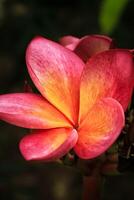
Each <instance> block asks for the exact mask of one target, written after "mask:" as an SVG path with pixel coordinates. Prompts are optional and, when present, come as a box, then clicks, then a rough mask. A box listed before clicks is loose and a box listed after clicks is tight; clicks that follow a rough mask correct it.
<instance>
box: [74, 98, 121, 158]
mask: <svg viewBox="0 0 134 200" xmlns="http://www.w3.org/2000/svg"><path fill="white" fill-rule="evenodd" d="M123 126H124V112H123V109H122V106H121V105H120V104H119V103H118V101H116V100H114V99H112V98H105V99H102V100H101V101H99V102H98V103H97V104H95V105H94V107H93V108H92V110H90V112H89V113H88V115H87V116H86V118H85V120H84V121H83V122H82V124H80V127H79V129H78V135H79V137H78V141H77V144H76V145H75V147H74V150H75V152H76V154H77V155H78V156H79V157H80V158H83V159H89V158H94V157H96V156H98V155H100V154H102V153H103V152H104V151H105V150H107V149H108V147H109V146H110V145H111V144H112V143H113V142H114V141H115V140H116V138H117V137H118V136H119V134H120V132H121V129H122V128H123Z"/></svg>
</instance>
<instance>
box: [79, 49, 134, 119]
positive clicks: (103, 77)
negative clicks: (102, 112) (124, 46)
mask: <svg viewBox="0 0 134 200" xmlns="http://www.w3.org/2000/svg"><path fill="white" fill-rule="evenodd" d="M133 85H134V67H133V57H132V54H131V53H129V51H125V50H117V49H115V50H109V51H105V52H102V53H100V54H97V55H95V56H93V57H91V58H90V59H89V61H88V62H87V65H86V67H85V68H84V71H83V74H82V79H81V88H80V121H81V120H83V119H84V118H85V116H86V115H87V112H88V111H89V110H90V109H91V108H92V106H93V105H94V104H95V102H96V101H97V100H98V99H100V98H103V97H112V98H114V99H116V100H117V101H119V102H120V104H121V105H122V106H123V108H124V110H126V108H127V106H128V103H129V102H130V99H131V95H132V91H133Z"/></svg>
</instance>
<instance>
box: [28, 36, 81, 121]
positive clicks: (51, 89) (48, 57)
mask: <svg viewBox="0 0 134 200" xmlns="http://www.w3.org/2000/svg"><path fill="white" fill-rule="evenodd" d="M26 62H27V66H28V70H29V73H30V76H31V78H32V79H33V81H34V83H35V85H36V86H37V88H38V89H39V91H40V92H41V93H42V95H43V96H44V97H45V98H46V99H47V100H48V101H49V102H51V103H52V104H53V105H54V106H55V107H56V108H57V109H59V110H60V111H61V112H63V113H64V114H65V115H66V116H67V117H68V118H69V120H70V121H72V122H73V123H75V122H76V121H77V116H78V105H79V85H80V77H81V73H82V70H83V67H84V63H83V62H82V60H81V59H80V58H79V57H78V56H77V55H75V54H74V53H73V52H71V51H69V50H68V49H66V48H64V47H63V46H61V45H59V44H57V43H55V42H52V41H49V40H47V39H45V38H42V37H37V38H35V39H33V40H32V42H31V43H30V45H29V46H28V49H27V52H26Z"/></svg>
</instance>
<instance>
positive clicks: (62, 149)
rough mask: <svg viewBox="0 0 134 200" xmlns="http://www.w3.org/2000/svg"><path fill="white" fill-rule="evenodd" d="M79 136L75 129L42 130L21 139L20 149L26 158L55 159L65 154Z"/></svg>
mask: <svg viewBox="0 0 134 200" xmlns="http://www.w3.org/2000/svg"><path fill="white" fill-rule="evenodd" d="M77 138H78V134H77V131H76V130H75V129H67V128H57V129H50V130H40V131H36V132H34V133H32V134H29V135H27V136H25V137H24V138H23V139H22V140H21V142H20V151H21V153H22V155H23V156H24V158H25V159H26V160H54V159H58V158H60V157H62V156H64V155H65V154H66V153H67V152H68V151H69V150H70V149H71V148H72V147H73V146H74V145H75V144H76V142H77Z"/></svg>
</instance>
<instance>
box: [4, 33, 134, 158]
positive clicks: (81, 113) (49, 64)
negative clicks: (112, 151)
mask: <svg viewBox="0 0 134 200" xmlns="http://www.w3.org/2000/svg"><path fill="white" fill-rule="evenodd" d="M77 42H78V40H77ZM104 50H105V49H104ZM26 63H27V67H28V71H29V74H30V76H31V78H32V80H33V82H34V84H35V85H36V87H37V88H38V90H39V91H40V93H41V95H38V94H34V93H18V94H5V95H1V96H0V117H1V119H2V120H4V121H7V122H9V123H11V124H15V125H17V126H21V127H25V128H29V129H33V131H32V133H31V134H28V135H26V136H24V138H23V139H22V140H21V142H20V151H21V153H22V154H23V156H24V157H25V159H27V160H33V159H34V160H39V159H43V160H53V159H57V158H60V157H62V156H63V155H65V154H66V153H67V152H68V151H69V150H70V149H72V148H73V149H74V151H75V152H76V154H77V155H78V156H79V157H80V158H83V159H89V158H94V157H96V156H98V155H100V154H101V153H103V152H104V151H105V150H106V149H107V148H108V147H109V146H110V145H111V144H112V143H113V142H114V141H115V140H116V138H117V137H118V135H119V134H120V132H121V129H122V128H123V126H124V110H125V109H126V108H127V106H128V103H129V101H130V99H131V94H132V90H133V83H134V69H133V59H132V54H131V53H130V52H129V51H128V50H119V49H112V50H107V51H103V52H101V53H98V54H97V53H96V55H92V56H91V57H90V58H89V59H88V61H87V62H86V64H85V63H84V62H83V61H82V59H81V58H79V57H78V56H77V55H76V54H75V53H74V52H72V51H71V50H69V49H67V48H65V47H63V46H61V45H59V44H57V43H55V42H52V41H50V40H47V39H45V38H42V37H36V38H35V39H33V40H32V41H31V43H30V44H29V46H28V48H27V51H26Z"/></svg>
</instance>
